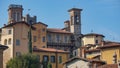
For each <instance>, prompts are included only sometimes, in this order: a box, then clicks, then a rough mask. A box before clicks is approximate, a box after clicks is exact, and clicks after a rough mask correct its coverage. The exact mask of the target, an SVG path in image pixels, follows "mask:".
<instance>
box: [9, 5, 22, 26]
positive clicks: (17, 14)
mask: <svg viewBox="0 0 120 68" xmlns="http://www.w3.org/2000/svg"><path fill="white" fill-rule="evenodd" d="M22 12H23V8H22V5H15V4H11V5H9V8H8V16H9V18H8V24H10V23H13V22H19V21H22Z"/></svg>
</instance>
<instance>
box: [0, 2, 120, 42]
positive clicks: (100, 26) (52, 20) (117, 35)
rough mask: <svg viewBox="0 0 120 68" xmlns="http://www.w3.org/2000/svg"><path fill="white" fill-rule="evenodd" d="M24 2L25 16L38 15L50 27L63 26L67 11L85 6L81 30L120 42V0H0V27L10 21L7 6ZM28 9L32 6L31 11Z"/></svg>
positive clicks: (38, 18)
mask: <svg viewBox="0 0 120 68" xmlns="http://www.w3.org/2000/svg"><path fill="white" fill-rule="evenodd" d="M10 4H19V5H23V8H24V11H23V15H24V16H25V15H26V14H28V13H29V14H30V15H31V16H34V15H36V16H37V21H41V22H43V23H45V24H47V25H48V27H50V28H63V27H64V21H66V20H69V13H68V10H69V9H71V8H73V7H75V8H82V9H83V11H82V15H81V16H82V33H83V34H86V33H90V32H91V31H93V32H94V33H100V34H103V35H105V40H112V41H117V42H120V0H0V27H2V26H3V24H5V23H7V22H8V12H7V9H8V6H9V5H10ZM28 9H31V10H30V11H28Z"/></svg>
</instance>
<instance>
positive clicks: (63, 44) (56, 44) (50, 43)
mask: <svg viewBox="0 0 120 68" xmlns="http://www.w3.org/2000/svg"><path fill="white" fill-rule="evenodd" d="M47 45H48V46H63V47H69V46H74V44H73V43H57V42H47Z"/></svg>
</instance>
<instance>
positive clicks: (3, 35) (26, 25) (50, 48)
mask: <svg viewBox="0 0 120 68" xmlns="http://www.w3.org/2000/svg"><path fill="white" fill-rule="evenodd" d="M68 12H69V14H70V19H69V20H67V21H65V22H64V25H65V27H63V28H62V29H58V28H48V25H47V24H45V23H43V22H37V17H36V16H33V17H31V16H30V15H29V14H27V15H26V16H23V7H22V5H15V4H11V5H9V7H8V23H7V24H4V26H3V27H1V29H0V44H1V45H0V57H1V58H0V61H3V64H1V65H0V66H1V67H0V68H6V63H7V62H8V61H9V60H10V59H11V58H14V57H16V56H20V55H22V54H26V53H29V47H28V42H29V39H28V34H29V33H28V32H29V30H30V27H31V26H32V27H31V29H32V36H31V37H32V49H33V53H34V54H36V55H37V56H38V57H39V59H40V62H42V61H46V62H48V61H49V62H50V63H51V64H52V68H108V67H109V66H111V67H112V66H113V68H119V67H120V65H119V60H120V42H112V41H105V40H104V37H105V36H104V35H102V34H97V33H88V34H82V33H81V12H82V9H78V8H72V9H70V10H68ZM3 50H4V51H3ZM2 55H3V56H2Z"/></svg>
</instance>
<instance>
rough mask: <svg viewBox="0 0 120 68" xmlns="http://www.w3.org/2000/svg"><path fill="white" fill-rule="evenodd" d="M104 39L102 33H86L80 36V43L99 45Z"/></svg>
mask: <svg viewBox="0 0 120 68" xmlns="http://www.w3.org/2000/svg"><path fill="white" fill-rule="evenodd" d="M103 40H104V35H102V34H96V33H88V34H85V35H84V36H83V38H82V45H88V44H93V45H100V44H101V42H102V41H103Z"/></svg>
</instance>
